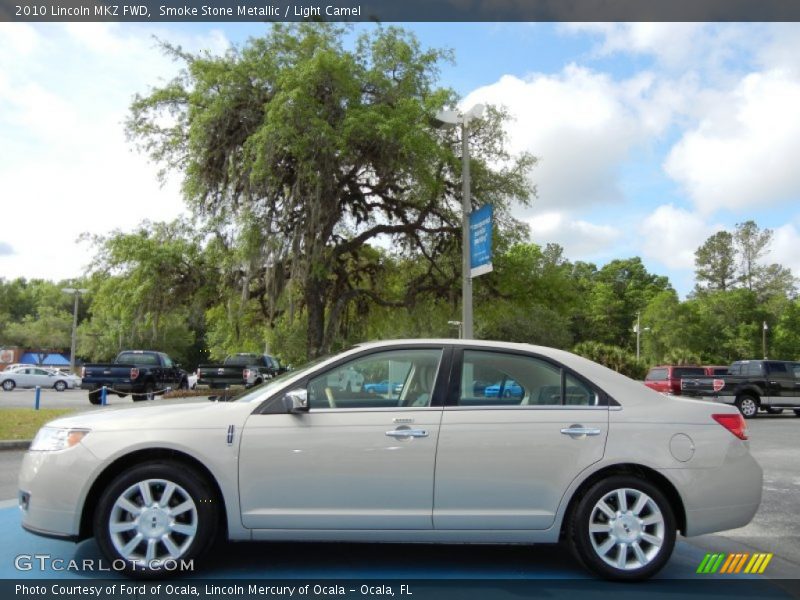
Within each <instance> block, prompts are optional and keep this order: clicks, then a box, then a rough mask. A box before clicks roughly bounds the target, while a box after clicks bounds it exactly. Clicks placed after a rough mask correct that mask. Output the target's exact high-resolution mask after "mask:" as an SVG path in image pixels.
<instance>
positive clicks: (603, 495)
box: [566, 475, 676, 581]
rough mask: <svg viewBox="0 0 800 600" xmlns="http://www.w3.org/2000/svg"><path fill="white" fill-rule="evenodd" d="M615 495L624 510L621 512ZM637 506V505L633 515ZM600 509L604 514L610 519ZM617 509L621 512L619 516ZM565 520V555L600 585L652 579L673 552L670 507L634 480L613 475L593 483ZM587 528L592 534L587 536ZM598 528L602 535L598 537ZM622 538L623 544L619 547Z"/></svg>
mask: <svg viewBox="0 0 800 600" xmlns="http://www.w3.org/2000/svg"><path fill="white" fill-rule="evenodd" d="M620 494H622V496H623V497H624V499H625V504H626V505H625V506H621V503H620ZM638 501H641V502H642V505H641V507H639V508H638V512H634V509H636V508H637V506H638V505H637V502H638ZM601 506H603V507H604V508H607V509H610V515H611V516H609V513H607V512H605V511H604V510H601V508H600V507H601ZM623 508H626V509H627V510H620V509H623ZM568 519H569V521H568V523H567V529H566V531H567V541H568V543H569V546H570V549H571V550H572V552H573V553H574V555H575V556H576V558H577V559H578V561H579V562H580V563H581V564H583V565H584V567H586V568H587V569H588V570H590V571H592V572H593V573H595V574H596V575H599V576H600V577H604V578H606V579H611V580H616V581H640V580H643V579H647V578H649V577H652V576H653V575H655V574H656V573H658V571H660V570H661V569H662V568H663V567H664V565H665V564H666V563H667V561H668V560H669V558H670V556H671V555H672V550H673V548H674V547H675V536H676V531H675V530H676V525H675V516H674V514H673V510H672V507H671V506H670V504H669V502H668V501H667V499H666V497H665V496H664V494H662V493H661V490H659V489H658V488H657V487H656V486H654V485H653V484H651V483H649V482H648V481H645V480H642V479H639V478H635V477H630V476H625V475H616V476H613V477H609V478H608V479H605V480H602V481H599V482H597V483H595V484H594V485H592V487H591V488H589V490H588V491H587V492H586V494H584V496H583V497H582V498H581V499H580V501H579V502H578V503H577V504H576V505H575V507H574V509H573V510H572V511H571V514H570V515H569V516H568ZM642 521H645V523H644V524H643V523H642ZM647 521H650V522H647ZM592 525H594V531H591V530H590V526H592ZM604 527H607V528H608V532H605V531H602V529H603V528H604ZM612 534H613V535H616V536H618V537H612ZM622 538H627V539H628V540H629V541H627V542H626V541H620V539H622ZM656 542H658V543H656ZM612 563H613V564H612Z"/></svg>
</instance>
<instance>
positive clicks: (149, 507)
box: [93, 461, 220, 577]
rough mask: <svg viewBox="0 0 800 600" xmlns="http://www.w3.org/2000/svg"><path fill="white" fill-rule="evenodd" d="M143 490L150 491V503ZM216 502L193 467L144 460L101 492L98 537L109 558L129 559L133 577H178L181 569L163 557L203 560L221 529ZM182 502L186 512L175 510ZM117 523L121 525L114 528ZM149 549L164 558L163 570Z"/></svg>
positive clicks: (126, 561)
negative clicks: (132, 507)
mask: <svg viewBox="0 0 800 600" xmlns="http://www.w3.org/2000/svg"><path fill="white" fill-rule="evenodd" d="M142 491H147V492H149V494H150V500H149V501H148V500H147V499H145V497H144V495H143V494H142ZM165 494H169V495H168V497H167V498H166V499H165ZM118 501H119V504H118ZM128 503H132V504H134V505H135V506H137V507H138V508H140V509H141V512H140V513H139V515H138V518H135V517H134V515H132V514H131V513H130V512H128V510H126V508H125V506H129V504H128ZM217 503H218V501H217V499H216V497H215V495H214V493H213V488H212V486H211V484H210V483H209V482H208V481H207V480H206V479H205V478H204V477H203V476H202V475H201V474H200V473H198V472H197V471H195V470H194V469H193V468H191V467H189V466H187V465H185V464H181V463H177V462H171V461H153V462H147V463H142V464H139V465H135V466H133V467H131V468H129V469H128V470H126V471H124V472H122V473H121V474H120V475H118V476H117V477H116V478H115V479H114V480H113V481H112V482H111V484H110V485H109V486H108V487H107V488H106V489H105V491H104V492H103V494H102V495H101V496H100V500H99V502H98V505H97V511H96V512H95V516H94V522H93V527H94V536H95V539H96V540H97V544H98V545H99V546H100V550H101V551H102V552H103V554H105V556H106V557H107V558H108V560H109V562H110V563H111V564H115V565H122V564H123V563H124V564H125V569H124V572H125V573H127V574H128V575H136V576H146V577H154V576H161V575H173V576H174V575H175V574H176V572H177V571H176V570H174V569H172V570H170V565H169V564H166V565H165V564H163V563H164V561H173V560H175V561H177V563H178V564H180V561H182V560H183V561H190V560H195V559H200V558H201V557H202V556H203V554H204V553H205V552H206V551H207V550H208V549H209V547H210V546H211V545H212V544H213V542H214V537H215V534H216V532H217V530H218V529H219V516H220V513H219V508H218V505H217ZM162 504H163V505H166V507H167V508H168V510H164V508H165V507H164V506H162ZM177 506H182V507H183V510H182V511H181V512H179V513H177V514H171V510H172V509H174V508H175V507H177ZM112 522H113V523H116V524H117V526H118V527H116V529H117V531H115V532H112V531H111V529H112V527H111V524H112ZM127 523H130V525H129V526H126V525H127ZM119 525H122V526H123V527H122V528H120V527H119ZM137 537H140V539H139V541H138V543H137V542H135V541H134V540H135V538H137ZM167 540H169V543H167ZM148 553H150V556H151V557H152V559H153V560H156V561H162V564H161V566H160V568H159V565H158V564H155V563H153V562H152V561H151V560H150V559H149V557H148ZM120 561H121V562H120ZM164 567H166V568H164Z"/></svg>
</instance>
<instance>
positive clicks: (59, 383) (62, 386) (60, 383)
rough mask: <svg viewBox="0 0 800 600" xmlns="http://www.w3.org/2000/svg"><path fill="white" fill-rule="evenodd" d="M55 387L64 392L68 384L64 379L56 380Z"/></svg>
mask: <svg viewBox="0 0 800 600" xmlns="http://www.w3.org/2000/svg"><path fill="white" fill-rule="evenodd" d="M53 387H54V388H55V390H56V391H57V392H63V391H64V390H65V389H67V384H66V382H64V381H56V383H55V385H54V386H53Z"/></svg>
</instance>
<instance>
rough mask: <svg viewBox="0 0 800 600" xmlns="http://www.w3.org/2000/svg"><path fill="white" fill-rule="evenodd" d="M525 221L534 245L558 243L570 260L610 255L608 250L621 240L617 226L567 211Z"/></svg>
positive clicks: (547, 213) (549, 213)
mask: <svg viewBox="0 0 800 600" xmlns="http://www.w3.org/2000/svg"><path fill="white" fill-rule="evenodd" d="M526 222H527V223H528V225H529V226H530V229H531V235H532V238H533V241H534V243H536V244H538V245H540V246H544V245H546V244H548V243H555V244H559V245H560V246H561V247H562V248H564V254H565V255H566V256H567V257H569V258H570V259H571V260H592V259H593V258H594V257H600V256H607V254H608V250H609V248H611V247H612V246H613V245H614V244H615V243H616V242H617V241H619V240H620V238H621V237H622V232H621V231H620V230H618V229H616V228H614V227H611V226H608V225H596V224H593V223H589V222H588V221H583V220H580V219H576V218H575V217H574V216H572V215H570V214H569V213H564V212H545V213H542V214H539V215H536V216H534V217H531V218H529V219H527V220H526Z"/></svg>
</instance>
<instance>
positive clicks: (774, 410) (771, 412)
mask: <svg viewBox="0 0 800 600" xmlns="http://www.w3.org/2000/svg"><path fill="white" fill-rule="evenodd" d="M766 411H767V414H769V415H781V414H783V409H782V408H772V407H768V408H767V409H766Z"/></svg>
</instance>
